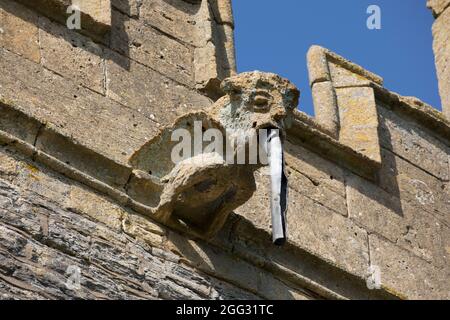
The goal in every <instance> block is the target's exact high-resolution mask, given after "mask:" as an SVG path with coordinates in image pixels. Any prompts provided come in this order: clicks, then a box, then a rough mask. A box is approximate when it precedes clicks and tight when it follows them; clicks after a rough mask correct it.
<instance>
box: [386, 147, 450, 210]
mask: <svg viewBox="0 0 450 320" xmlns="http://www.w3.org/2000/svg"><path fill="white" fill-rule="evenodd" d="M382 159H383V161H382V167H381V171H380V173H379V177H380V186H381V188H383V189H384V190H386V191H387V192H388V193H390V194H391V195H394V196H396V197H398V198H400V199H401V201H402V202H406V203H409V204H411V205H412V206H415V207H417V208H420V209H422V210H423V211H427V212H429V213H431V214H433V213H438V214H441V215H446V214H447V213H448V212H450V197H449V193H448V192H449V191H448V189H447V186H446V184H445V183H444V182H442V181H440V180H439V179H437V178H436V177H434V176H432V175H430V174H428V173H427V172H425V171H423V170H421V169H419V168H418V167H416V166H414V165H412V164H411V163H409V162H408V161H405V160H403V159H402V158H400V157H398V156H396V155H395V154H393V153H392V152H391V151H389V150H387V149H384V148H383V149H382Z"/></svg>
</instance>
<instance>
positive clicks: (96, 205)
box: [64, 185, 126, 231]
mask: <svg viewBox="0 0 450 320" xmlns="http://www.w3.org/2000/svg"><path fill="white" fill-rule="evenodd" d="M64 207H65V208H66V209H67V210H71V211H73V212H76V213H80V214H83V215H86V216H89V217H92V218H93V219H94V220H97V221H99V222H101V223H104V224H105V225H107V226H108V227H110V228H111V229H113V230H116V231H121V227H122V219H124V216H125V214H126V212H125V211H124V210H123V209H122V208H120V207H118V206H117V205H114V204H112V203H111V202H110V201H108V200H106V199H105V198H104V197H102V196H100V195H97V194H95V193H93V192H92V191H88V190H86V189H85V188H82V187H80V186H77V185H73V186H71V187H70V191H69V194H68V196H67V200H66V203H65V204H64Z"/></svg>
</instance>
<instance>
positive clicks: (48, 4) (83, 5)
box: [17, 0, 111, 40]
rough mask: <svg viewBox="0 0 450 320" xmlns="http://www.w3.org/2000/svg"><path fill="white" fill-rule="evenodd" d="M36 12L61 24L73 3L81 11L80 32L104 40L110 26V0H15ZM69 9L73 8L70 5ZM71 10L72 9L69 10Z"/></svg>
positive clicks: (65, 21) (64, 22)
mask: <svg viewBox="0 0 450 320" xmlns="http://www.w3.org/2000/svg"><path fill="white" fill-rule="evenodd" d="M17 1H18V2H21V3H22V4H24V5H26V6H28V7H30V8H32V9H33V10H36V11H37V12H39V13H41V14H43V15H45V16H47V17H49V18H51V19H52V20H56V21H58V22H60V23H62V24H66V23H67V18H68V15H67V10H68V8H69V7H70V6H72V5H74V6H76V7H78V8H79V9H80V13H81V30H79V31H80V32H81V33H86V34H88V35H90V36H93V37H96V38H97V39H98V40H104V39H103V36H104V35H105V33H107V32H108V30H109V29H110V27H111V3H110V0H100V1H91V0H34V1H28V0H17ZM71 9H74V7H72V8H71ZM71 12H73V10H72V11H71Z"/></svg>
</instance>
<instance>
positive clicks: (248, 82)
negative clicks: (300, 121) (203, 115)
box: [222, 72, 300, 130]
mask: <svg viewBox="0 0 450 320" xmlns="http://www.w3.org/2000/svg"><path fill="white" fill-rule="evenodd" d="M222 89H223V90H224V91H225V93H227V95H228V96H229V97H230V101H231V104H232V106H233V115H232V117H233V119H236V121H239V122H240V123H239V127H241V128H254V129H256V130H258V129H269V128H270V129H282V128H283V127H284V125H283V120H284V118H285V117H286V116H287V115H288V113H289V112H291V111H292V110H293V109H295V108H296V107H297V105H298V100H299V95H300V92H299V91H298V89H297V88H296V87H295V86H294V85H293V84H292V83H291V82H289V81H288V80H286V79H283V78H281V77H279V76H277V75H275V74H272V73H262V72H247V73H242V74H240V75H238V76H235V77H231V78H228V79H226V80H225V81H224V82H223V83H222ZM244 122H245V123H244Z"/></svg>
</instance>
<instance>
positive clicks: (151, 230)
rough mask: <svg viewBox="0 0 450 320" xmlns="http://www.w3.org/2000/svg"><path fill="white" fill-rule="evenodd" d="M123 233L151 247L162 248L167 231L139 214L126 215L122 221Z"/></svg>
mask: <svg viewBox="0 0 450 320" xmlns="http://www.w3.org/2000/svg"><path fill="white" fill-rule="evenodd" d="M122 228H123V231H124V232H125V233H126V234H128V235H130V236H132V237H134V238H136V240H138V241H142V242H144V243H146V244H147V245H149V246H151V247H161V246H162V243H163V241H164V236H165V234H166V231H165V230H164V229H163V228H162V227H160V226H158V225H157V224H155V223H154V222H151V221H150V219H149V218H146V217H143V216H140V215H137V214H131V213H128V214H125V215H124V217H123V220H122Z"/></svg>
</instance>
